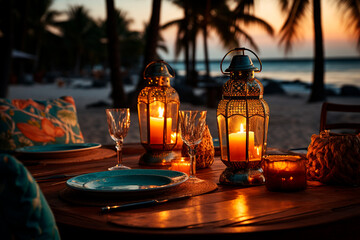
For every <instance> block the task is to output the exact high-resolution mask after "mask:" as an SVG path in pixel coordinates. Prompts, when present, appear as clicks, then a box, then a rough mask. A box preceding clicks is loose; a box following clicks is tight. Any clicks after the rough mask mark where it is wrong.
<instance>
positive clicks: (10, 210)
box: [0, 154, 60, 239]
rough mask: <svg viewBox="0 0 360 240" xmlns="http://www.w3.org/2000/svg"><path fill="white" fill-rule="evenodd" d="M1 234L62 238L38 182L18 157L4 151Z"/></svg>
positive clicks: (1, 159)
mask: <svg viewBox="0 0 360 240" xmlns="http://www.w3.org/2000/svg"><path fill="white" fill-rule="evenodd" d="M0 213H1V214H0V238H1V239H60V236H59V231H58V228H57V226H56V222H55V219H54V215H53V213H52V211H51V209H50V207H49V205H48V203H47V201H46V199H45V197H44V195H43V193H42V191H41V190H40V188H39V186H38V184H37V183H36V181H35V180H34V178H33V177H32V176H31V174H30V173H29V172H28V170H27V169H26V168H25V167H24V165H23V164H22V163H21V162H19V161H18V160H17V159H16V158H14V157H13V156H11V155H7V154H0Z"/></svg>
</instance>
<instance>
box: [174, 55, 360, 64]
mask: <svg viewBox="0 0 360 240" xmlns="http://www.w3.org/2000/svg"><path fill="white" fill-rule="evenodd" d="M251 60H253V61H256V59H254V58H252V59H251ZM284 61H290V62H312V61H314V58H312V57H306V58H261V62H284ZM336 61H359V62H360V56H359V57H326V58H325V62H336ZM167 62H168V63H169V64H174V63H177V64H178V63H181V62H184V60H180V59H179V60H177V61H175V60H171V61H170V60H169V61H167ZM196 62H197V63H205V60H197V61H196ZM216 62H221V59H211V60H209V63H216Z"/></svg>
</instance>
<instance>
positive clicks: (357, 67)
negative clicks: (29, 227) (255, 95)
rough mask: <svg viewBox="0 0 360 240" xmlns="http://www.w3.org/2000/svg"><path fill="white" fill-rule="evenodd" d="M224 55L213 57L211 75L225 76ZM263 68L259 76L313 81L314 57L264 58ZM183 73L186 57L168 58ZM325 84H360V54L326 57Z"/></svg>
mask: <svg viewBox="0 0 360 240" xmlns="http://www.w3.org/2000/svg"><path fill="white" fill-rule="evenodd" d="M252 61H253V63H254V65H255V66H256V67H259V63H258V61H257V59H252ZM220 62H221V59H217V60H215V59H212V60H210V61H209V63H210V75H211V76H212V77H221V76H223V75H222V73H221V71H220ZM261 62H262V68H263V69H262V72H260V73H256V74H255V76H256V77H258V78H260V79H261V78H268V79H274V80H279V81H302V82H305V83H312V79H313V62H314V59H313V58H310V57H309V58H282V59H279V58H272V59H269V58H267V59H262V60H261ZM168 63H169V64H170V65H171V66H172V67H173V69H175V71H176V73H177V74H178V75H180V76H184V74H185V65H184V62H183V61H180V60H178V61H168ZM229 64H230V58H229V60H226V61H224V62H223V70H225V69H226V68H227V66H228V65H229ZM196 70H197V71H198V72H199V74H200V75H203V74H205V61H201V60H198V61H197V62H196ZM324 70H325V76H324V80H325V84H326V85H328V86H333V87H335V88H340V87H342V86H344V85H353V86H357V87H360V57H328V58H326V59H325V66H324Z"/></svg>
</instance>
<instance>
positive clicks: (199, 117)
mask: <svg viewBox="0 0 360 240" xmlns="http://www.w3.org/2000/svg"><path fill="white" fill-rule="evenodd" d="M179 117H180V131H181V138H182V140H183V142H184V143H185V144H186V145H187V146H188V149H189V155H190V178H189V180H190V181H192V182H199V181H202V180H200V179H198V178H197V177H196V176H195V171H196V148H197V145H198V144H199V143H200V142H201V140H202V136H203V132H204V129H205V126H206V111H179Z"/></svg>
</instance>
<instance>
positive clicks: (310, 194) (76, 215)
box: [27, 144, 360, 239]
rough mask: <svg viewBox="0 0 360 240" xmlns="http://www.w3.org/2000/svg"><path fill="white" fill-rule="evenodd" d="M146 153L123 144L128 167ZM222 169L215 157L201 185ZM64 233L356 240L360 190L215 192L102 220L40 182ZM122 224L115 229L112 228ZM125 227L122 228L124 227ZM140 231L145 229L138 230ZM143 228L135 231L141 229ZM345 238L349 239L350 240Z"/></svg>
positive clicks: (56, 168) (55, 184)
mask: <svg viewBox="0 0 360 240" xmlns="http://www.w3.org/2000/svg"><path fill="white" fill-rule="evenodd" d="M143 153H144V149H143V148H142V146H141V145H140V144H125V146H124V150H123V162H124V164H125V165H127V166H130V167H131V168H149V167H144V166H139V164H138V162H139V158H140V155H141V154H143ZM115 162H116V158H115V157H112V158H108V159H103V160H95V161H88V162H79V163H71V164H46V165H44V164H36V165H28V166H27V168H28V169H29V171H30V172H31V173H32V174H33V176H34V178H35V179H36V178H39V177H44V176H49V175H58V174H71V175H74V174H84V173H90V172H97V171H106V170H107V168H108V167H111V166H113V165H114V164H115ZM225 168H226V167H225V165H224V164H223V163H222V162H221V160H220V158H219V157H218V156H216V157H215V161H214V163H213V165H212V166H211V167H209V168H205V169H200V170H197V173H196V175H197V177H199V178H201V179H206V180H210V181H213V182H215V183H218V182H219V176H220V174H221V173H222V172H223V171H224V170H225ZM38 183H39V185H40V188H41V189H42V191H43V193H44V195H45V197H46V199H47V201H48V203H49V205H50V207H51V209H52V211H53V213H54V215H55V219H56V222H57V224H58V226H59V229H60V233H61V236H62V238H63V239H67V238H71V237H73V236H74V234H78V235H79V236H82V237H84V238H83V239H85V236H86V238H88V239H89V238H90V239H94V238H98V237H110V236H122V238H125V237H139V236H140V237H141V236H149V235H150V236H152V237H158V238H165V237H166V238H168V237H169V236H171V237H172V238H175V237H186V236H196V237H197V238H202V237H203V238H205V237H208V236H210V235H211V236H216V235H219V234H220V235H221V238H226V237H229V238H233V237H234V235H239V236H243V237H251V238H257V237H259V238H260V237H269V236H276V238H280V239H281V238H284V239H285V238H288V237H289V236H291V238H292V239H294V238H295V239H299V238H304V237H306V238H312V237H314V238H315V237H317V238H318V237H319V236H321V237H324V238H325V237H328V238H333V237H334V236H336V235H340V234H341V236H342V237H344V236H345V237H351V236H354V235H353V231H354V230H357V226H358V225H359V223H360V188H358V187H346V186H328V185H323V184H320V183H318V182H309V181H308V187H307V189H305V190H304V191H299V192H270V191H268V190H267V189H266V187H265V186H264V185H261V186H256V187H248V188H243V187H239V186H229V185H220V184H219V185H218V189H217V190H216V191H213V192H210V193H206V194H203V195H198V196H194V197H191V198H186V199H182V200H178V201H172V202H167V203H164V204H158V205H154V206H151V207H145V208H138V209H131V210H124V211H121V212H113V213H108V214H100V207H98V206H97V207H95V206H84V205H81V204H73V203H69V202H66V201H64V200H62V199H61V198H60V197H59V192H60V191H62V190H63V189H64V188H66V184H65V181H64V179H52V180H49V181H38ZM116 222H117V223H119V222H120V224H115V223H116ZM121 222H122V223H124V224H121ZM138 223H141V224H138ZM140 225H141V227H137V226H140ZM346 234H349V235H348V236H347V235H346Z"/></svg>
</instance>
